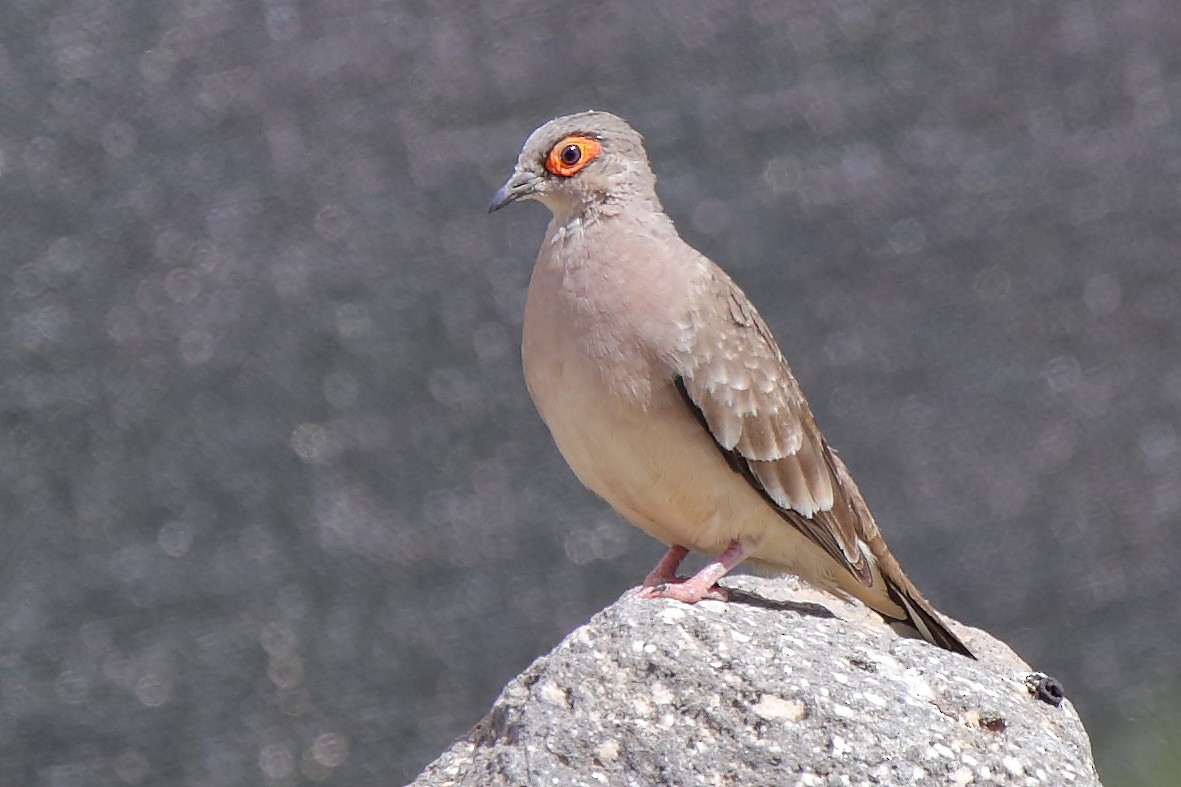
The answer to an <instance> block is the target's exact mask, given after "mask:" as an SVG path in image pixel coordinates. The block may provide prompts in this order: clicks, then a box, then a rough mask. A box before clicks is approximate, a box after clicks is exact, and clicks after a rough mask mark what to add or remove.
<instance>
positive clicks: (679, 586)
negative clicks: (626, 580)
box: [636, 538, 750, 604]
mask: <svg viewBox="0 0 1181 787" xmlns="http://www.w3.org/2000/svg"><path fill="white" fill-rule="evenodd" d="M688 551H689V550H687V549H685V548H684V547H677V546H674V547H673V548H671V549H669V551H668V554H666V555H665V556H664V558H662V559H661V561H660V563H658V564H657V566H656V568H654V569H652V573H651V574H649V575H648V578H647V579H645V580H644V586H643V587H641V588H640V589H639V591H638V592H637V593H636V598H671V599H674V600H676V601H680V602H682V603H684V604H696V603H697V602H698V601H701V600H702V599H704V598H708V599H714V600H716V601H726V600H728V599H729V598H730V595H729V594H728V593H727V592H726V589H725V588H721V587H718V580H719V579H721V578H722V577H724V576H726V573H727V572H728V571H730V569H732V568H734V567H735V566H736V565H738V564H739V563H741V562H742V561H743V560H745V559H746V558H747V556H748V555H750V548H749V547H747V546H746V545H745V544H743V543H742V542H741V541H740V540H738V539H737V538H735V539H732V540H731V541H730V543H729V545H728V546H727V547H726V548H725V549H724V550H722V553H721V554H720V555H718V556H717V557H716V558H714V559H713V560H711V561H710V562H709V563H707V564H706V565H705V567H704V568H702V569H701V570H700V571H698V572H697V573H696V574H694V575H693V576H692V577H689V578H688V579H685V580H682V579H680V578H679V577H677V576H676V574H675V572H676V567H677V565H678V564H679V563H680V562H681V560H682V559H683V558H684V557H685V554H686V553H687V552H688ZM667 575H672V576H671V581H670V577H668V576H667ZM662 577H663V578H664V581H663V582H661V581H660V580H661V578H662ZM654 579H655V581H657V582H659V584H649V582H650V581H653V580H654Z"/></svg>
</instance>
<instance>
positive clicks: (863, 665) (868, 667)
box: [849, 659, 878, 672]
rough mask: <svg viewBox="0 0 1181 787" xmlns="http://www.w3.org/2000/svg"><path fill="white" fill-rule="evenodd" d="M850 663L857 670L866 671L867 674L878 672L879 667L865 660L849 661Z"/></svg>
mask: <svg viewBox="0 0 1181 787" xmlns="http://www.w3.org/2000/svg"><path fill="white" fill-rule="evenodd" d="M849 663H850V664H852V665H853V666H854V667H856V668H857V669H859V670H864V671H865V672H877V671H878V665H877V664H874V663H873V662H872V661H864V660H863V659H849Z"/></svg>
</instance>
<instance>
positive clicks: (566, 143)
mask: <svg viewBox="0 0 1181 787" xmlns="http://www.w3.org/2000/svg"><path fill="white" fill-rule="evenodd" d="M602 152H603V145H602V144H601V143H600V142H599V140H597V139H594V138H593V137H585V136H583V135H582V134H571V135H570V136H567V137H563V138H562V141H561V142H559V143H558V144H556V145H554V146H553V148H552V149H551V150H550V152H549V155H548V156H546V158H545V168H546V171H548V172H550V173H553V174H554V175H559V176H561V177H563V178H569V177H571V176H573V175H577V174H578V173H579V172H581V171H582V168H583V167H585V166H586V165H587V164H589V163H591V162H592V161H594V160H595V159H596V158H598V156H599V154H600V153H602Z"/></svg>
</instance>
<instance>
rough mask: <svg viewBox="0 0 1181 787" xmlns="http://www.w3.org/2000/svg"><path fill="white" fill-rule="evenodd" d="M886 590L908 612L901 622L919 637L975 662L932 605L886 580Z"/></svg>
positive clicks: (965, 646) (970, 653)
mask: <svg viewBox="0 0 1181 787" xmlns="http://www.w3.org/2000/svg"><path fill="white" fill-rule="evenodd" d="M886 589H887V590H888V591H889V593H890V598H892V599H893V600H894V601H895V603H897V604H898V606H900V607H902V608H903V609H904V610H906V614H907V618H906V620H904V621H900V622H901V623H903V624H904V625H906V626H909V627H911V628H913V629H914V630H915V631H917V632H918V633H919V636H920V637H922V638H923V639H925V640H926V641H927V642H930V643H931V644H932V645H935V646H937V647H940V648H943V649H944V650H950V651H951V652H952V653H958V654H960V655H961V656H967V657H968V658H970V659H972V660H975V659H976V657H975V656H974V655H973V654H972V651H970V650H968V646H967V645H965V644H964V643H963V642H961V641H960V638H959V637H957V636H956V635H955V634H953V633H951V629H949V628H948V627H947V625H946V624H945V623H944V622H943V621H942V620H940V619H939V616H938V615H937V614H935V611H934V610H932V609H931V608H930V605H929V604H927V603H925V602H924V601H922V600H921V599H913V598H910V597H909V596H908V595H907V594H906V592H905V591H903V590H902V589H901V588H898V587H895V586H894V585H893V583H891V582H890V580H888V579H887V580H886Z"/></svg>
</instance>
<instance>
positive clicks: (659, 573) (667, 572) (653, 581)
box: [641, 544, 689, 588]
mask: <svg viewBox="0 0 1181 787" xmlns="http://www.w3.org/2000/svg"><path fill="white" fill-rule="evenodd" d="M687 554H689V550H688V549H686V548H685V547H683V546H680V545H679V544H673V545H672V546H671V547H669V548H668V552H665V553H664V557H662V558H660V562H659V563H657V564H656V568H654V569H652V570H651V571H649V572H648V576H646V577H644V584H643V585H642V586H641V587H646V588H654V587H657V586H658V585H675V584H676V583H678V582H684V581H685V579H686V578H685V577H678V576H677V567H678V566H680V565H681V561H682V560H684V559H685V555H687Z"/></svg>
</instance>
